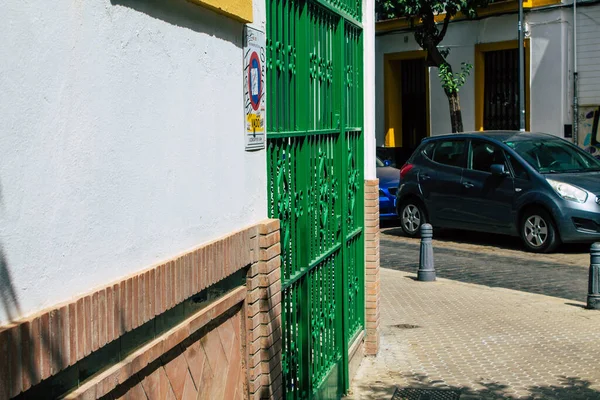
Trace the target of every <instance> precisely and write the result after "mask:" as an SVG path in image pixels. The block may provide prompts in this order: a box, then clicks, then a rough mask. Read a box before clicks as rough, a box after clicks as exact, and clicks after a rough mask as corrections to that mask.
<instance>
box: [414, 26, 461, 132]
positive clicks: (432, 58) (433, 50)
mask: <svg viewBox="0 0 600 400" xmlns="http://www.w3.org/2000/svg"><path fill="white" fill-rule="evenodd" d="M423 46H424V47H423V48H425V49H427V55H428V57H429V62H430V63H431V65H433V66H435V67H437V68H439V67H440V65H442V64H444V63H445V64H446V65H448V70H449V71H450V72H452V67H451V66H450V64H448V63H447V62H446V60H445V59H444V57H443V56H442V54H441V53H440V51H439V49H438V48H437V46H436V45H435V42H434V41H433V40H432V39H431V38H425V40H424V42H423ZM444 92H445V93H446V96H447V97H448V104H449V106H450V124H451V126H452V133H459V132H462V131H463V123H462V114H461V112H460V101H459V100H458V92H454V93H451V92H448V91H447V90H445V89H444Z"/></svg>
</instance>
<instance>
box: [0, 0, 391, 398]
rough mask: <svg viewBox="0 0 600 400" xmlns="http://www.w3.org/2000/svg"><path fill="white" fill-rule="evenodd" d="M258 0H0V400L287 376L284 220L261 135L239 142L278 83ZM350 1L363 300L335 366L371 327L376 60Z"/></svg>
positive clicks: (195, 390) (361, 346) (374, 345)
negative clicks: (253, 46)
mask: <svg viewBox="0 0 600 400" xmlns="http://www.w3.org/2000/svg"><path fill="white" fill-rule="evenodd" d="M289 3H290V4H291V3H297V4H300V3H302V4H303V5H308V4H309V3H310V7H313V8H314V9H317V8H318V12H319V13H323V12H325V13H327V12H329V13H332V15H333V13H334V11H335V7H334V8H332V6H331V5H330V4H329V3H328V2H326V1H314V2H312V1H311V2H293V1H290V2H289ZM313 3H314V4H313ZM269 4H270V2H265V1H261V0H226V1H222V0H221V1H214V0H193V1H189V2H187V1H184V0H172V1H168V2H163V1H155V0H151V1H138V0H103V1H100V2H95V3H93V4H92V3H90V4H87V3H85V4H84V3H80V2H66V3H64V4H56V5H53V6H51V7H49V6H48V4H46V3H44V2H41V1H28V2H25V3H23V2H19V1H16V0H15V1H13V0H8V1H5V2H3V3H2V5H0V15H2V16H3V23H2V24H1V25H0V33H1V34H2V37H3V38H4V40H3V43H2V45H0V115H2V118H1V119H0V143H1V144H2V148H3V149H4V155H3V156H2V157H0V400H4V399H12V398H15V399H21V398H23V399H25V398H62V397H64V398H70V399H75V398H81V399H91V398H94V399H96V398H107V399H117V398H131V399H146V398H147V399H160V400H162V399H183V398H185V399H188V398H197V399H238V398H239V399H245V398H252V399H255V398H256V399H258V398H260V399H263V398H281V397H282V396H283V395H284V393H286V392H287V393H289V392H291V391H292V389H290V387H288V386H286V384H285V379H286V377H288V376H289V372H288V369H287V367H286V366H289V363H287V364H286V362H285V360H286V358H287V359H288V360H289V354H287V353H286V351H287V350H286V348H285V346H284V344H285V343H286V342H285V335H286V332H289V326H288V325H285V323H284V322H285V321H282V314H285V311H284V307H285V303H283V302H282V299H283V300H285V299H286V298H287V297H286V293H285V291H284V290H283V289H282V273H283V272H284V271H285V270H284V269H283V268H282V260H284V261H285V257H284V256H285V254H283V253H284V252H285V251H286V249H288V250H289V246H288V247H286V246H287V245H286V243H284V242H283V240H284V236H283V233H285V231H283V232H282V233H280V229H281V228H285V227H288V226H289V225H288V224H287V222H286V220H285V218H284V216H283V215H281V214H279V213H278V212H276V211H274V210H275V209H274V208H273V206H272V196H271V195H270V193H272V191H271V192H270V190H272V184H271V183H272V180H273V179H274V176H275V175H274V174H273V173H272V166H273V164H272V162H270V161H269V162H268V159H269V156H270V155H272V154H274V153H273V152H272V151H271V150H269V143H272V142H273V140H275V139H273V140H271V141H269V140H264V145H261V144H260V140H258V145H256V143H257V139H256V137H257V136H256V133H257V132H259V133H260V132H263V133H264V132H265V122H266V121H265V120H261V119H260V118H259V117H256V118H255V116H253V115H250V114H249V113H252V111H251V109H254V110H255V111H262V112H263V114H262V115H263V117H262V118H264V111H265V110H264V109H262V108H261V107H262V106H261V103H260V100H261V99H262V98H263V96H264V93H267V91H268V89H267V90H265V84H266V86H267V88H268V84H269V82H270V83H271V84H272V85H280V83H278V81H276V80H272V79H271V78H272V77H273V76H275V75H274V70H272V66H273V65H274V64H273V63H272V62H271V61H274V60H275V58H276V56H275V55H274V54H271V53H269V54H267V55H265V54H264V53H261V51H266V53H268V52H269V51H270V49H273V47H270V44H269V43H270V42H269V39H270V36H269V35H271V34H270V33H269V31H268V24H272V23H273V21H277V20H276V19H273V18H276V17H273V14H272V12H271V11H272V10H270V9H269ZM357 4H358V6H357V7H358V8H357V10H358V14H357V15H360V16H361V18H362V15H364V16H365V17H364V21H361V22H360V23H358V25H357V26H358V28H359V30H357V32H359V36H357V42H356V43H357V47H356V48H357V49H359V50H360V52H358V53H356V55H355V58H354V59H353V61H354V62H355V63H356V65H357V69H356V71H358V72H356V74H355V75H354V79H356V80H360V81H361V82H362V79H364V80H365V82H364V85H365V87H367V86H368V87H369V88H371V89H366V90H364V93H361V95H362V94H364V99H365V107H364V108H363V104H362V98H361V99H358V98H357V99H355V101H356V104H359V105H360V106H359V107H358V108H356V109H355V111H356V112H358V113H359V114H357V119H356V121H357V127H356V128H357V129H359V128H360V129H362V131H361V132H362V135H363V139H364V138H366V139H364V147H362V145H361V147H359V148H357V150H358V149H359V150H360V152H361V153H360V155H359V158H360V159H361V160H365V161H364V162H361V163H360V164H356V166H355V167H356V168H357V169H360V174H359V175H358V176H360V177H362V178H363V179H364V182H362V183H361V185H363V184H364V187H365V189H364V191H361V192H360V193H361V196H362V197H363V198H364V199H363V198H361V199H360V200H359V201H358V202H357V204H359V205H361V206H362V207H364V210H362V211H361V213H360V215H361V216H362V217H363V219H362V220H361V221H359V222H358V223H357V226H358V225H360V226H361V227H362V228H364V231H361V232H362V234H363V235H364V237H363V239H364V241H362V242H360V243H361V246H364V249H363V251H364V253H361V254H364V255H365V256H364V257H363V258H362V259H361V262H362V264H361V265H354V268H355V270H356V271H359V273H361V274H364V275H363V276H362V278H361V279H360V280H359V282H361V283H362V285H363V286H362V287H360V288H359V289H357V290H356V292H357V293H359V294H360V295H359V296H358V297H357V298H358V299H360V301H361V303H360V304H358V305H357V307H358V309H362V310H363V311H362V312H363V313H364V315H365V318H364V323H363V324H362V325H360V334H359V335H357V336H356V337H355V338H353V339H357V340H355V341H354V342H353V343H352V345H351V346H350V347H349V348H346V350H347V351H348V354H347V355H346V356H345V357H343V358H342V360H343V362H344V363H345V364H344V365H343V368H342V369H341V371H345V372H349V373H350V375H351V374H352V372H353V371H355V369H356V366H357V365H358V364H359V363H360V359H361V358H362V356H363V354H365V353H366V354H376V353H377V349H378V344H379V341H378V324H379V312H378V307H379V275H378V266H379V261H378V260H379V256H378V221H379V220H378V211H377V210H378V208H377V204H378V203H377V196H376V194H375V193H377V181H376V179H375V172H374V167H375V162H374V154H375V146H374V143H375V141H374V126H375V119H374V109H375V103H374V98H375V95H374V90H373V88H374V85H373V84H372V83H371V79H373V76H374V74H373V73H371V74H370V75H364V76H363V74H362V66H363V61H364V60H368V62H367V63H366V64H365V71H366V72H368V71H372V70H373V69H374V67H373V65H374V63H373V60H374V40H373V38H374V26H375V22H374V16H373V2H372V1H371V0H368V1H365V2H364V4H363V3H361V2H358V3H357ZM307 9H308V6H307ZM311 10H312V8H311ZM327 10H329V11H327ZM331 10H333V11H331ZM277 18H278V17H277ZM361 18H359V20H360V19H361ZM340 23H341V25H340V26H345V25H344V24H345V23H346V22H345V21H344V20H340ZM363 29H364V32H363ZM248 30H253V31H254V32H258V36H259V37H260V36H261V35H263V36H262V37H263V40H265V39H266V40H265V41H264V42H263V48H262V50H258V52H259V53H260V54H258V55H257V57H256V58H253V57H252V56H250V57H245V56H248V54H246V53H248V51H249V50H248V36H247V35H248V33H247V32H248ZM363 35H364V36H363ZM363 38H364V43H365V45H364V49H365V51H364V52H363ZM319 40H320V39H319V38H318V37H316V38H315V44H314V45H315V47H316V48H318V47H319ZM259 47H260V46H259ZM248 59H249V60H250V64H249V66H248V65H246V61H245V60H248ZM307 60H308V59H307ZM252 63H254V64H252ZM260 66H262V69H261V67H260ZM306 67H307V68H308V64H307V65H306ZM252 68H256V71H250V70H251V69H252ZM299 68H300V67H299ZM336 68H340V71H341V68H342V64H341V63H340V64H339V65H338V64H336ZM261 71H262V73H263V75H264V77H263V78H260V79H259V81H256V79H257V78H256V76H255V74H254V72H257V75H260V74H261ZM278 87H279V86H273V88H274V89H273V92H274V93H277V90H278V89H275V88H278ZM337 101H338V103H337V105H336V106H338V107H340V108H343V107H341V105H342V104H343V101H344V98H343V97H340V98H339V99H337ZM268 104H269V103H268V97H267V109H266V111H267V115H268V112H269V110H270V109H271V108H270V107H271V106H269V105H268ZM363 110H365V111H364V114H363ZM255 115H258V114H255ZM363 118H364V119H363ZM249 127H250V128H249ZM363 127H364V129H363ZM267 128H271V126H267ZM249 129H254V132H253V133H254V134H253V135H249ZM250 136H251V137H250ZM258 136H259V137H260V135H258ZM263 139H264V136H263ZM248 143H254V144H253V145H252V146H249V145H248ZM361 143H363V142H361ZM321 149H323V150H324V149H325V146H324V145H323V146H322V147H321ZM317 150H319V149H317ZM363 152H364V153H363ZM286 154H287V153H286ZM336 154H337V153H336ZM346 154H347V153H346V152H340V153H339V154H338V156H336V157H339V158H340V160H341V157H345V156H346ZM286 157H287V159H289V156H287V155H286V156H285V157H283V158H284V159H285V158H286ZM309 159H311V158H310V157H309ZM314 159H315V160H316V155H314ZM275 165H277V163H275ZM270 171H271V172H270ZM361 185H359V186H358V187H361V188H362V186H361ZM270 188H271V189H270ZM340 193H343V194H345V192H340ZM363 200H364V201H363ZM335 212H336V213H338V214H336V215H333V216H332V219H331V220H332V221H338V220H341V218H342V217H341V214H339V213H341V209H338V208H336V210H335ZM335 218H339V219H335ZM280 219H281V221H280ZM293 229H294V230H295V231H296V233H297V234H298V232H299V233H301V234H304V233H306V232H305V231H302V230H301V229H302V228H301V227H298V226H294V227H293ZM365 266H366V268H365ZM336 268H340V266H337V267H336ZM340 276H341V273H340ZM339 304H342V303H341V302H340V303H339ZM340 307H342V306H340ZM340 310H342V308H340ZM288 313H289V310H288ZM313 328H314V327H312V326H308V327H307V330H309V329H313ZM286 329H288V331H286ZM288 336H289V335H288ZM288 345H289V343H288ZM311 351H312V350H311ZM312 361H314V360H312ZM303 362H305V363H310V362H311V360H308V359H305V360H303ZM349 366H350V367H349ZM304 368H309V365H308V364H306V365H305V366H304ZM325 372H327V373H329V371H325ZM288 383H289V382H288ZM347 383H348V382H347V381H346V384H347ZM340 388H341V389H340ZM335 390H336V391H339V390H342V391H343V390H344V388H343V387H337V388H336V389H335ZM315 393H316V394H315V396H316V395H317V394H318V393H317V392H315ZM324 393H326V392H324ZM336 393H337V392H336ZM311 396H312V395H311Z"/></svg>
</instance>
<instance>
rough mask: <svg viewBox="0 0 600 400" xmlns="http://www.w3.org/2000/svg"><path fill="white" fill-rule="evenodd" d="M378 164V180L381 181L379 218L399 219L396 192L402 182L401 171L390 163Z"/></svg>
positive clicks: (378, 161) (378, 162)
mask: <svg viewBox="0 0 600 400" xmlns="http://www.w3.org/2000/svg"><path fill="white" fill-rule="evenodd" d="M376 162H377V168H376V171H377V179H379V217H380V218H382V219H389V218H397V217H398V215H397V214H396V190H397V189H398V182H399V181H400V170H399V169H398V168H394V167H391V166H390V165H389V162H388V161H382V160H381V159H380V158H379V157H377V158H376Z"/></svg>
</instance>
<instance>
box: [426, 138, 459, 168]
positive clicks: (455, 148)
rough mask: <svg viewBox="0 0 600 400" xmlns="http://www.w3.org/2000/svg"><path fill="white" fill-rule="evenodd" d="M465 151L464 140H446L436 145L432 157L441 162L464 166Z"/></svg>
mask: <svg viewBox="0 0 600 400" xmlns="http://www.w3.org/2000/svg"><path fill="white" fill-rule="evenodd" d="M464 152H465V141H464V140H445V141H443V142H438V144H437V146H435V148H434V149H433V156H432V157H431V159H432V160H433V161H435V162H437V163H440V164H444V165H451V166H453V167H462V164H463V161H462V159H463V154H464Z"/></svg>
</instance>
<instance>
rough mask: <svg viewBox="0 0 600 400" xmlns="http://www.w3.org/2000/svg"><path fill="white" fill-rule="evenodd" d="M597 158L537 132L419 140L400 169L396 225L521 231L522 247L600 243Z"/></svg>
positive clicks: (408, 229) (414, 230)
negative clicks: (424, 224)
mask: <svg viewBox="0 0 600 400" xmlns="http://www.w3.org/2000/svg"><path fill="white" fill-rule="evenodd" d="M598 195H600V161H599V160H597V159H595V158H594V157H593V156H591V155H590V154H588V153H586V152H585V151H583V150H581V149H580V148H578V147H577V146H575V145H573V144H571V143H570V142H568V141H566V140H564V139H560V138H557V137H555V136H552V135H548V134H544V133H526V132H523V133H519V132H478V133H468V134H464V133H463V134H452V135H443V136H436V137H431V138H427V139H425V140H423V142H422V143H421V145H420V146H419V147H418V148H417V149H416V150H415V152H414V153H413V155H412V156H411V157H410V158H409V159H408V161H407V162H406V164H405V165H404V166H403V167H402V168H401V169H400V186H399V188H398V191H397V200H396V204H397V211H398V215H399V218H400V222H401V226H402V230H403V231H404V232H405V233H406V234H407V235H408V236H413V237H414V236H417V235H418V233H419V228H420V226H421V224H423V223H425V222H429V223H431V224H432V225H433V226H434V227H446V228H456V229H464V230H473V231H480V232H490V233H502V234H507V235H514V236H520V237H521V239H522V240H523V243H524V244H525V246H526V247H527V249H529V250H531V251H534V252H550V251H552V250H553V249H555V248H556V246H557V245H558V244H559V243H561V242H564V243H572V242H592V241H596V240H600V198H599V197H598Z"/></svg>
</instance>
